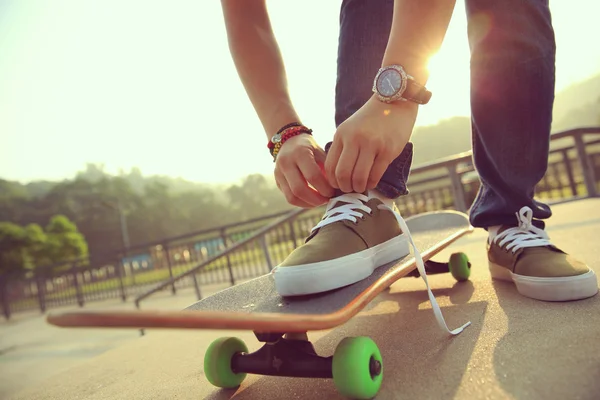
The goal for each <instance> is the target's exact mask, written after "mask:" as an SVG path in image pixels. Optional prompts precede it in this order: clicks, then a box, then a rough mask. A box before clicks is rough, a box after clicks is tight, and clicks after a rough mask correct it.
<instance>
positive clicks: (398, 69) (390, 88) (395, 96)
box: [373, 65, 431, 104]
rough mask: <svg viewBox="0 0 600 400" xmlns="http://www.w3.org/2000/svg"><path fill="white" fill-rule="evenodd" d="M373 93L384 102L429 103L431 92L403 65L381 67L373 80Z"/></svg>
mask: <svg viewBox="0 0 600 400" xmlns="http://www.w3.org/2000/svg"><path fill="white" fill-rule="evenodd" d="M373 93H375V94H376V95H377V98H378V99H379V100H380V101H383V102H384V103H392V102H395V101H407V100H408V101H412V102H415V103H417V104H427V103H428V102H429V99H431V92H430V91H429V90H427V89H426V88H425V86H423V85H420V84H418V83H417V82H416V81H415V79H414V78H413V77H412V76H410V75H408V74H407V73H406V71H405V70H404V68H403V67H402V66H401V65H390V66H387V67H383V68H380V69H379V71H378V72H377V75H376V76H375V80H374V81H373Z"/></svg>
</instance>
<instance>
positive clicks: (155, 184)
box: [0, 164, 291, 268]
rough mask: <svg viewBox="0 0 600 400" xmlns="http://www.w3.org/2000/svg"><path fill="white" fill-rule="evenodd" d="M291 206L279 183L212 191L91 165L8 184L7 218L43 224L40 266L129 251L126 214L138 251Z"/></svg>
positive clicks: (36, 255) (0, 201) (245, 183)
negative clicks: (72, 173) (61, 175)
mask: <svg viewBox="0 0 600 400" xmlns="http://www.w3.org/2000/svg"><path fill="white" fill-rule="evenodd" d="M290 208H291V207H290V206H289V205H288V204H287V202H286V201H285V198H284V197H283V195H282V194H281V192H280V191H279V190H278V189H277V187H276V186H275V182H274V181H273V180H272V179H270V178H267V177H264V176H262V175H250V176H248V177H247V178H246V179H244V180H242V181H241V182H239V183H237V184H233V185H229V186H227V187H225V186H224V185H218V186H217V185H213V186H209V185H203V184H197V183H192V182H188V181H185V180H183V179H180V178H177V179H175V178H168V177H157V176H153V177H144V176H143V175H142V173H141V172H140V170H139V169H133V170H132V171H131V172H130V173H128V174H125V173H122V174H120V175H118V176H113V175H109V174H108V173H106V172H105V171H104V167H103V166H102V165H93V164H88V165H87V166H86V169H85V170H84V171H82V172H79V173H78V174H77V175H76V177H75V178H74V179H72V180H65V181H62V182H55V183H54V184H52V185H48V184H47V182H44V183H40V184H38V183H37V182H33V183H29V184H27V185H22V184H19V183H17V182H9V181H1V180H0V221H3V220H4V221H7V222H12V223H15V224H17V225H18V226H26V227H27V226H29V224H37V226H38V228H33V227H31V228H29V230H31V234H30V236H31V237H32V238H36V239H35V240H33V239H32V241H31V243H32V244H31V245H29V247H27V248H28V251H27V255H28V256H30V257H32V259H35V260H37V261H36V264H38V265H41V264H40V263H42V260H43V264H44V265H47V264H51V263H54V262H60V261H64V260H70V259H73V258H77V256H78V255H82V254H87V253H88V251H89V254H90V255H92V256H93V257H98V258H102V257H114V253H115V252H116V251H119V250H122V249H123V238H122V233H121V224H120V219H119V212H120V211H119V210H121V212H122V213H123V215H124V217H125V220H126V223H127V230H128V234H129V239H130V244H131V245H132V246H135V245H139V244H144V243H148V242H154V241H158V240H162V239H165V238H168V237H172V236H177V235H182V234H186V233H189V232H194V231H198V230H203V229H209V228H212V227H216V226H220V225H224V224H228V223H234V222H239V221H243V220H247V219H251V218H255V217H260V216H264V215H267V214H272V213H276V212H280V211H284V210H287V209H290ZM39 226H43V227H45V229H44V230H42V229H41V228H39ZM21 229H25V228H21ZM13 236H14V235H13ZM11 237H12V236H11ZM83 238H85V240H84V239H83ZM17 253H18V251H16V250H13V251H12V252H11V256H10V257H12V258H11V259H16V260H17V261H13V262H12V263H13V264H17V265H18V266H19V268H21V267H22V266H24V265H30V264H27V263H26V262H23V260H22V258H23V257H21V258H19V257H20V256H18V255H17ZM112 260H113V258H111V261H112ZM38 261H39V262H38ZM27 268H30V267H27Z"/></svg>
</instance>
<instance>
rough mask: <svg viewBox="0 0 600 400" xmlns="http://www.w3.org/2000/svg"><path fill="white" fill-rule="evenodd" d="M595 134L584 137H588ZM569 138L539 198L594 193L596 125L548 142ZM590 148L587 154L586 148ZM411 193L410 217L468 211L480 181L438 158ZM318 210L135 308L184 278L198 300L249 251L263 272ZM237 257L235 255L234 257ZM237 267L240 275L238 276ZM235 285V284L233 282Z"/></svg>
mask: <svg viewBox="0 0 600 400" xmlns="http://www.w3.org/2000/svg"><path fill="white" fill-rule="evenodd" d="M589 135H594V136H597V137H598V138H596V139H594V140H586V139H587V136H589ZM567 138H571V139H572V140H573V143H572V144H571V145H570V146H569V145H558V146H556V148H554V149H552V150H551V151H550V156H549V162H548V171H547V173H546V175H545V176H544V178H543V179H542V181H541V182H540V183H539V184H538V186H537V188H536V194H537V195H538V197H545V198H548V199H550V200H554V201H560V200H564V199H567V198H569V199H572V198H581V197H596V196H597V195H598V190H599V189H598V186H599V185H600V127H597V128H580V129H575V130H571V131H565V132H561V133H558V134H554V135H553V136H552V140H553V141H555V142H557V141H561V140H562V141H564V139H567ZM586 149H588V150H591V152H588V151H586ZM410 187H411V193H410V194H409V195H407V196H403V197H401V198H399V199H398V200H397V201H396V204H397V206H398V208H399V209H400V212H401V214H402V215H403V216H405V217H408V216H411V215H414V214H419V213H422V212H426V211H432V210H441V209H455V210H458V211H463V212H466V211H467V210H468V208H469V207H470V205H471V204H472V202H473V200H474V199H475V195H476V194H477V190H478V189H479V179H478V178H477V175H476V173H475V170H474V166H473V163H472V154H471V152H466V153H462V154H458V155H456V156H453V157H448V158H445V159H442V160H438V161H436V162H432V163H428V164H425V165H422V166H419V167H416V168H414V169H412V172H411V179H410ZM321 215H322V208H317V209H313V210H311V211H310V212H306V211H305V210H299V211H298V212H297V213H294V214H290V215H289V216H287V217H285V218H284V219H282V220H281V221H278V222H275V223H273V224H271V225H269V226H267V227H265V228H264V229H261V230H260V231H258V232H256V233H255V234H254V235H252V236H251V237H249V238H247V239H246V240H244V241H243V242H240V243H238V244H236V245H234V246H232V247H230V248H227V249H225V250H224V251H223V252H222V253H221V254H219V255H217V256H215V257H213V258H212V259H210V260H207V261H205V262H203V263H201V264H199V265H197V266H196V267H194V268H192V269H190V270H189V271H186V272H185V273H184V274H181V275H180V276H177V277H173V278H171V279H169V280H168V281H166V282H164V283H162V284H161V285H159V286H157V287H155V288H153V289H151V290H149V291H147V292H146V293H144V294H142V295H140V296H138V297H137V298H136V300H135V305H136V307H137V308H139V307H140V303H141V301H142V300H144V299H146V298H148V297H149V296H151V295H152V294H154V293H157V292H159V291H161V290H164V289H165V288H166V287H168V286H169V285H173V284H175V283H176V282H179V281H180V280H182V279H187V280H188V282H189V283H188V284H189V285H191V286H193V287H194V289H195V291H196V296H197V298H198V299H201V298H202V295H201V291H200V285H201V282H204V281H206V279H203V276H204V274H206V273H207V271H211V270H213V269H214V268H215V266H216V263H217V262H218V261H219V259H220V258H222V257H227V258H228V259H232V258H235V259H240V260H243V259H244V254H245V253H248V252H251V251H252V250H251V249H253V248H254V249H257V248H260V249H261V250H262V254H261V258H260V261H259V264H258V265H263V266H266V267H268V268H263V269H262V271H261V273H260V274H259V275H261V274H264V273H267V272H268V271H270V270H271V268H272V267H273V265H276V264H277V263H278V262H279V261H280V260H283V259H284V258H285V257H286V256H287V255H288V254H289V252H291V251H292V250H293V249H294V248H296V247H297V245H298V238H299V237H306V236H307V235H308V234H309V232H310V229H312V227H313V226H314V225H316V223H317V222H318V221H319V220H320V218H321ZM236 256H238V257H236ZM243 265H244V262H242V263H240V264H238V267H242V268H241V269H239V270H235V269H232V268H231V267H229V268H228V274H229V276H230V279H231V282H235V281H236V279H244V278H247V277H256V276H258V275H255V276H248V275H245V276H244V275H242V274H241V271H242V270H243ZM237 271H239V273H240V275H236V273H237ZM232 284H233V283H232Z"/></svg>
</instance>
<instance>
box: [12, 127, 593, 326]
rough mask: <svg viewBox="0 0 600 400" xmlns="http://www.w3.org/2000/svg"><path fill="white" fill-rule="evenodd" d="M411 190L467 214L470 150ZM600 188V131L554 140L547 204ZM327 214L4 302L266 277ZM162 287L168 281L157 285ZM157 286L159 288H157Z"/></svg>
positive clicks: (281, 222)
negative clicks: (264, 275)
mask: <svg viewBox="0 0 600 400" xmlns="http://www.w3.org/2000/svg"><path fill="white" fill-rule="evenodd" d="M409 183H410V191H411V193H410V194H409V195H408V196H403V197H401V198H400V199H398V201H397V202H396V203H397V205H398V208H399V209H400V212H401V213H402V215H403V216H405V217H408V216H410V215H414V214H418V213H422V212H425V211H431V210H441V209H456V210H460V211H467V210H468V207H469V206H470V204H471V203H472V202H473V200H474V198H475V195H476V194H477V190H478V189H479V179H478V176H477V174H476V172H475V171H474V167H473V164H472V159H471V153H470V152H467V153H463V154H459V155H456V156H453V157H449V158H446V159H443V160H438V161H436V162H433V163H430V164H426V165H422V166H419V167H416V168H413V169H412V171H411V176H410V180H409ZM599 191H600V127H596V128H581V129H575V130H570V131H565V132H561V133H558V134H554V135H553V136H552V150H551V152H550V157H549V162H548V171H547V173H546V175H545V176H544V177H543V179H542V180H541V182H540V183H539V184H538V186H537V187H536V196H537V197H538V198H541V199H544V200H546V201H562V200H567V199H578V198H584V197H596V196H598V193H599ZM322 213H323V209H322V208H318V209H313V210H309V211H306V210H294V211H291V212H284V213H279V214H275V215H271V216H267V217H264V218H259V219H255V220H252V221H247V222H245V223H243V224H232V225H228V226H223V227H219V228H216V229H212V230H206V231H201V232H195V233H192V234H188V235H184V236H180V237H176V238H171V239H168V240H164V241H162V242H159V243H152V244H148V245H144V246H139V247H136V248H132V249H130V250H129V251H128V252H127V253H126V254H123V253H119V254H116V255H112V257H111V258H112V260H111V261H109V262H104V263H99V264H90V265H88V263H86V261H87V260H79V261H78V262H75V263H72V264H71V265H70V266H69V267H68V268H67V269H65V267H64V266H63V267H62V268H61V266H52V267H47V268H39V269H37V270H35V272H30V273H29V274H26V273H23V272H21V273H19V274H15V275H12V276H4V277H0V297H1V299H0V302H1V303H2V307H3V312H4V315H5V317H6V318H9V317H10V314H11V313H13V312H18V311H23V310H30V309H36V308H39V309H40V310H41V311H42V312H44V311H45V310H46V309H48V308H51V307H57V306H61V305H67V304H79V305H80V306H83V305H84V304H85V303H86V302H88V301H95V300H102V299H108V298H121V299H122V300H123V301H125V300H127V299H128V298H130V297H135V296H137V297H136V300H135V301H136V303H137V304H138V306H139V304H140V302H141V301H142V300H143V299H145V298H147V297H149V296H150V295H152V294H154V293H156V292H159V291H165V290H168V291H170V292H171V293H173V294H175V293H176V292H177V291H178V290H179V289H182V288H190V287H193V288H194V290H195V291H196V295H197V296H198V298H201V287H202V286H203V285H208V284H216V283H228V284H231V285H234V284H235V283H237V282H239V281H242V280H246V279H250V278H253V277H256V276H259V275H261V274H264V273H267V272H268V271H270V269H271V268H272V267H273V266H274V265H277V264H278V263H279V262H281V261H282V260H283V259H284V258H285V257H286V256H287V255H288V254H289V253H290V252H291V251H292V250H293V249H294V248H296V247H297V246H298V245H299V244H300V243H301V240H303V238H304V237H306V236H307V235H308V234H309V233H310V230H311V229H312V227H313V226H314V225H315V224H316V223H317V222H318V221H319V219H320V218H321V217H322ZM159 282H162V283H159ZM157 283H159V284H158V285H157Z"/></svg>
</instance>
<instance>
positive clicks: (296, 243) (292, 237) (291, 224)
mask: <svg viewBox="0 0 600 400" xmlns="http://www.w3.org/2000/svg"><path fill="white" fill-rule="evenodd" d="M294 222H295V219H292V220H291V221H290V222H289V225H290V236H291V239H292V243H294V249H295V248H296V247H298V240H297V239H296V232H295V231H294Z"/></svg>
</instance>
